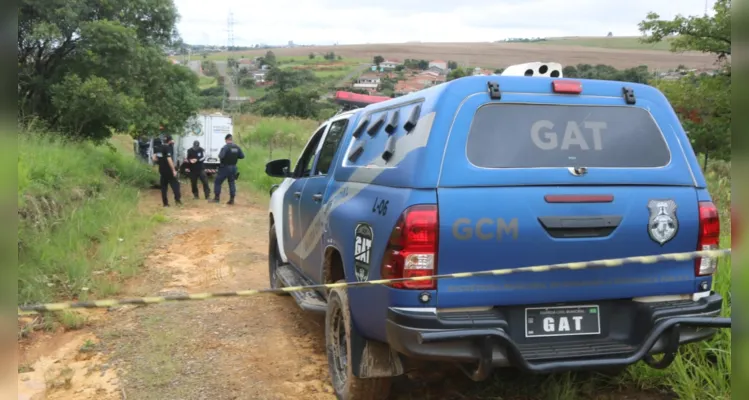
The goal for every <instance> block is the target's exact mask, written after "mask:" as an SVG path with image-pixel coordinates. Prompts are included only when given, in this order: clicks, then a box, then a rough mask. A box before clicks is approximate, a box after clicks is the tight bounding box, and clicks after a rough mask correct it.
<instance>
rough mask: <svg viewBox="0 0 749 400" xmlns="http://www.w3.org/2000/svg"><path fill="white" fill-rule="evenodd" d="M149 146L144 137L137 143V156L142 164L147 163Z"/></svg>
mask: <svg viewBox="0 0 749 400" xmlns="http://www.w3.org/2000/svg"><path fill="white" fill-rule="evenodd" d="M150 145H151V144H150V143H148V139H147V138H146V137H145V136H141V137H140V140H139V141H138V154H140V156H141V158H142V159H143V161H144V162H146V163H148V147H149V146H150Z"/></svg>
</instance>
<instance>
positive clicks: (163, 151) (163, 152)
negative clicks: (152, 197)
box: [153, 136, 182, 207]
mask: <svg viewBox="0 0 749 400" xmlns="http://www.w3.org/2000/svg"><path fill="white" fill-rule="evenodd" d="M164 142H165V143H164V144H162V145H161V146H159V147H156V146H155V144H156V143H155V141H154V153H153V161H154V162H156V163H158V164H159V175H161V201H162V202H163V203H164V207H169V199H168V198H167V197H166V192H167V190H169V186H171V187H172V192H173V193H174V202H175V203H177V205H182V201H181V195H180V192H179V181H178V180H177V169H176V168H174V161H173V160H172V146H173V145H174V140H173V139H172V137H171V136H167V137H166V140H165V141H164Z"/></svg>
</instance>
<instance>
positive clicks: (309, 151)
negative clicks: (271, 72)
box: [282, 124, 328, 272]
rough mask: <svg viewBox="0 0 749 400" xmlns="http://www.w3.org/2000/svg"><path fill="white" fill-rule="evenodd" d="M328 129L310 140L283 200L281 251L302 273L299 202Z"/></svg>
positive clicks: (325, 125) (303, 229) (303, 231)
mask: <svg viewBox="0 0 749 400" xmlns="http://www.w3.org/2000/svg"><path fill="white" fill-rule="evenodd" d="M327 127H328V125H327V124H324V125H323V126H321V127H320V128H318V130H317V132H315V134H314V135H312V137H311V138H310V140H309V141H308V142H307V146H305V148H304V150H303V151H302V154H301V155H300V156H299V160H298V161H297V163H296V167H295V168H294V172H293V173H292V176H291V179H292V180H293V182H292V183H291V185H290V186H289V188H288V190H287V191H286V193H284V199H283V211H282V212H283V217H282V218H283V220H285V221H286V223H284V224H283V249H284V253H285V254H286V258H287V259H288V261H289V263H291V264H292V265H293V266H295V267H296V268H297V269H298V270H299V271H300V272H301V271H302V257H300V255H299V247H300V243H301V242H302V239H303V238H304V233H305V230H306V226H305V225H303V224H302V223H301V220H300V215H301V213H300V200H301V198H302V189H304V186H305V185H306V183H307V181H308V180H309V177H310V175H311V173H312V167H313V163H314V161H315V159H316V155H317V150H318V148H319V147H320V142H321V139H322V137H323V133H325V129H326V128H327Z"/></svg>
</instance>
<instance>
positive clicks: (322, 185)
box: [299, 117, 348, 283]
mask: <svg viewBox="0 0 749 400" xmlns="http://www.w3.org/2000/svg"><path fill="white" fill-rule="evenodd" d="M347 125H348V117H343V118H341V119H338V120H333V121H332V122H331V123H330V128H329V129H328V130H327V132H325V135H324V139H323V140H322V145H321V146H320V149H319V151H318V152H317V159H316V161H315V163H314V165H313V167H312V172H311V174H310V176H309V178H307V183H305V185H304V188H303V189H302V197H301V199H300V201H299V212H300V214H301V215H300V218H299V220H300V223H301V224H302V226H303V227H304V230H305V232H304V238H303V239H302V242H301V243H300V246H299V253H300V257H301V258H302V260H301V261H302V270H303V272H304V274H305V275H306V276H307V278H309V279H311V280H312V281H313V282H315V283H321V282H320V280H321V279H322V273H321V271H322V267H323V256H324V254H323V253H324V251H325V246H324V243H323V235H324V233H325V232H326V230H327V227H328V224H327V221H326V220H324V219H321V218H320V217H318V218H317V220H315V218H316V217H317V216H318V214H320V212H321V210H322V208H323V205H324V204H325V202H326V201H327V196H328V193H327V189H328V186H329V185H330V180H331V179H332V175H331V174H329V173H328V172H332V171H331V170H332V168H331V167H332V165H333V160H334V159H335V155H336V153H337V151H338V147H339V146H340V144H341V139H342V138H343V134H344V133H345V132H346V127H347Z"/></svg>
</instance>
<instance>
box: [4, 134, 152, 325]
mask: <svg viewBox="0 0 749 400" xmlns="http://www.w3.org/2000/svg"><path fill="white" fill-rule="evenodd" d="M113 142H114V143H115V145H112V144H111V143H110V144H109V145H104V146H94V145H92V144H89V143H80V142H67V141H65V140H64V139H61V138H60V137H59V136H53V135H49V134H39V133H28V132H24V133H23V134H21V135H19V136H18V301H19V303H30V302H49V301H53V300H57V299H86V298H89V297H95V298H103V297H107V296H111V295H114V294H116V293H117V292H118V291H119V288H120V286H119V285H120V283H121V282H122V279H124V278H126V277H128V276H132V275H133V274H135V273H136V271H137V269H138V267H139V266H140V264H141V261H142V257H143V253H142V247H143V243H144V241H145V240H146V238H147V237H148V236H149V235H150V232H151V229H150V228H151V227H152V226H153V225H154V224H155V223H157V221H159V220H160V219H159V218H158V217H156V216H152V215H146V214H144V213H143V212H142V211H140V210H139V209H138V202H139V199H140V190H141V189H145V188H148V187H150V186H151V184H152V182H154V181H155V175H154V171H153V170H152V169H151V168H149V167H148V166H146V165H144V164H141V163H139V162H137V161H136V159H135V158H134V157H132V156H131V154H132V153H128V152H127V150H125V149H126V146H125V144H127V143H128V142H129V143H130V145H132V140H131V139H130V140H124V139H121V138H119V139H118V140H114V141H113ZM117 144H119V146H118V145H117ZM118 148H119V150H118ZM130 151H132V150H130ZM72 324H73V325H76V324H75V323H72Z"/></svg>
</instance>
